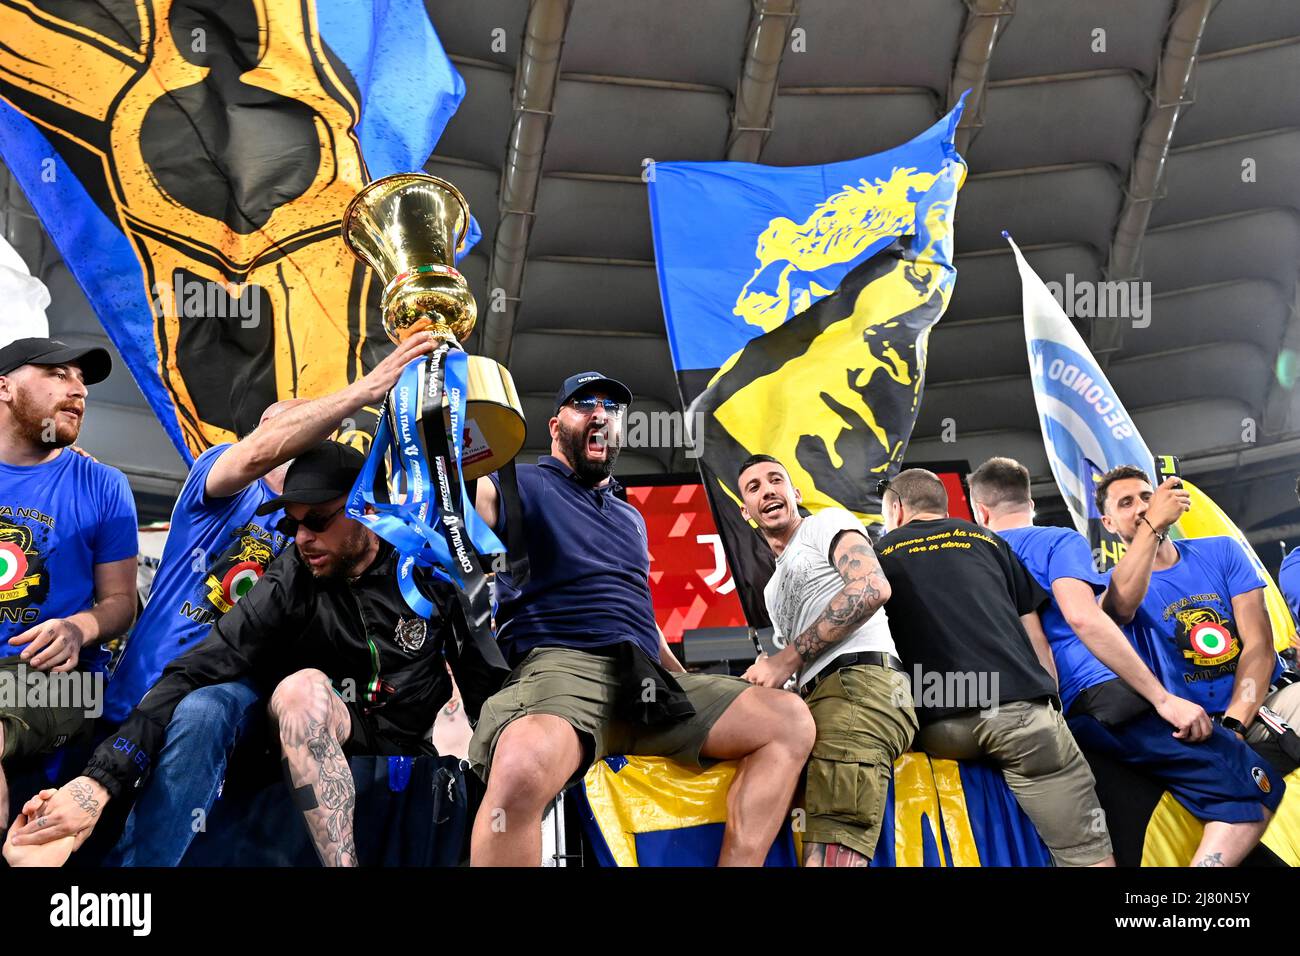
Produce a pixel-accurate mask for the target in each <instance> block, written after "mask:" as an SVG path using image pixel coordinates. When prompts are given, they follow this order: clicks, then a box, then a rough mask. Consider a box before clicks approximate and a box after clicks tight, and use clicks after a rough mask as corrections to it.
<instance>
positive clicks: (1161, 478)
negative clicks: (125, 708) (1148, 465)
mask: <svg viewBox="0 0 1300 956" xmlns="http://www.w3.org/2000/svg"><path fill="white" fill-rule="evenodd" d="M1179 477H1181V475H1180V474H1179V471H1178V456H1177V455H1156V484H1157V485H1163V484H1164V483H1165V481H1167V480H1168V479H1170V478H1179ZM1182 486H1183V483H1182V482H1181V481H1179V482H1178V484H1177V485H1175V486H1174V487H1175V488H1181V487H1182Z"/></svg>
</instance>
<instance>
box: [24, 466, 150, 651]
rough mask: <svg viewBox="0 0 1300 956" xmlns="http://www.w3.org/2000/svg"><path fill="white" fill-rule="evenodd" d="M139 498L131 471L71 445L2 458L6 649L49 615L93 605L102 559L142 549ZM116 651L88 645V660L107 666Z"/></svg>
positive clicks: (130, 554)
mask: <svg viewBox="0 0 1300 956" xmlns="http://www.w3.org/2000/svg"><path fill="white" fill-rule="evenodd" d="M138 550H139V546H138V543H137V541H136V516H135V499H134V498H132V497H131V486H130V485H129V484H128V483H127V480H126V476H125V475H124V474H122V473H121V472H120V471H118V470H117V469H116V468H111V467H109V466H108V465H104V464H100V463H99V462H97V461H94V460H93V459H90V458H87V457H86V456H84V455H79V454H77V453H76V452H74V451H72V450H71V449H68V448H64V449H63V450H62V451H60V452H59V454H58V455H57V456H56V457H55V458H54V460H53V461H47V462H45V463H44V464H40V465H7V464H4V463H2V462H0V657H12V656H14V655H16V654H21V653H22V652H23V649H24V648H25V647H26V645H25V644H10V643H9V638H11V637H14V636H16V635H18V634H22V633H23V632H24V631H27V630H29V629H30V628H32V627H34V626H35V625H36V624H39V623H40V622H41V621H48V620H52V619H54V618H63V617H70V616H71V615H73V614H78V613H80V612H82V611H88V610H90V608H91V607H92V606H94V603H95V565H97V564H110V563H112V562H114V561H121V560H122V559H123V558H134V557H136V555H137V553H138ZM107 664H108V652H107V651H105V650H104V649H103V648H102V647H87V648H84V649H83V650H82V652H81V664H80V666H81V667H82V668H84V669H87V670H104V669H105V668H106V667H107Z"/></svg>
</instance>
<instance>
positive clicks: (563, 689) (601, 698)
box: [469, 647, 750, 786]
mask: <svg viewBox="0 0 1300 956" xmlns="http://www.w3.org/2000/svg"><path fill="white" fill-rule="evenodd" d="M673 677H674V678H676V680H677V683H678V684H680V685H681V688H682V690H683V691H685V692H686V696H687V697H688V698H689V699H690V702H691V705H692V706H693V707H694V708H695V714H694V716H692V717H688V718H687V719H685V720H680V721H674V722H672V723H668V724H664V725H660V726H655V727H646V726H642V725H638V724H630V723H627V722H625V721H620V720H616V719H615V718H614V700H615V697H616V696H617V693H618V688H619V679H618V674H617V673H616V668H615V665H614V661H613V660H611V659H610V658H608V657H604V656H602V655H600V654H592V653H590V652H588V651H579V650H574V649H572V648H567V647H538V648H534V649H533V650H532V651H530V652H529V654H528V656H527V657H525V658H524V659H523V660H522V661H520V662H519V666H518V667H516V668H515V669H514V670H513V671H511V672H510V676H509V678H507V679H506V683H505V686H504V687H502V688H501V690H499V691H497V692H496V693H495V694H493V695H492V696H491V697H489V698H488V700H487V703H485V704H484V705H483V711H482V713H481V714H479V720H478V725H477V726H476V727H475V728H474V737H473V739H471V740H470V742H469V761H470V764H471V766H472V767H473V768H474V772H475V773H477V774H478V775H479V776H480V777H482V778H483V780H485V781H486V780H487V778H488V772H489V770H490V768H491V766H492V757H493V755H494V754H495V753H496V746H497V740H498V739H500V737H501V731H503V730H505V729H506V727H507V726H508V725H509V724H510V722H511V721H512V720H515V719H517V718H519V717H525V716H529V715H532V714H552V715H554V716H556V717H562V718H563V719H564V720H566V721H568V722H569V724H570V725H571V726H572V727H573V729H574V730H576V731H577V732H578V737H579V739H580V740H581V741H582V745H583V750H584V760H583V764H582V766H581V767H580V768H579V769H578V772H577V773H576V774H574V776H573V778H572V779H571V780H570V781H569V784H573V783H577V782H578V781H579V780H581V779H582V777H583V775H584V774H585V773H586V772H587V768H588V767H589V766H591V764H592V763H593V762H595V761H597V760H599V759H601V758H602V757H607V756H609V755H610V754H636V755H637V756H642V757H668V758H670V759H672V760H675V761H677V762H678V763H683V764H687V765H690V766H695V767H707V766H709V765H710V764H713V763H716V762H717V761H714V760H709V759H708V758H707V757H702V756H701V755H700V748H701V747H703V746H704V741H705V740H706V739H707V738H708V736H709V731H710V730H712V729H713V725H714V724H716V723H717V722H718V718H719V717H721V716H722V714H723V712H724V711H725V710H726V709H727V708H728V707H730V706H731V704H732V701H734V700H735V699H736V698H737V697H739V696H740V695H741V694H742V693H743V692H744V691H745V690H746V689H747V688H748V687H749V686H750V685H749V684H748V683H747V682H745V681H743V680H741V679H740V678H739V677H727V676H724V675H720V674H674V675H673ZM567 785H568V784H566V786H567Z"/></svg>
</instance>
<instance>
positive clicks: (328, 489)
mask: <svg viewBox="0 0 1300 956" xmlns="http://www.w3.org/2000/svg"><path fill="white" fill-rule="evenodd" d="M365 463H366V456H365V455H363V454H361V452H359V451H357V450H356V449H355V448H353V447H352V446H351V445H344V444H343V443H342V442H337V441H323V442H321V443H320V444H319V445H317V446H316V447H315V448H313V449H311V451H308V452H304V453H303V454H301V455H299V456H298V457H297V458H295V459H294V460H293V464H292V465H290V466H289V470H288V472H286V473H285V476H284V490H283V491H282V492H280V497H279V498H272V499H271V500H270V501H264V502H262V504H261V505H260V506H259V507H258V509H257V511H255V512H254V514H259V515H268V514H270V513H271V512H272V511H278V510H279V509H281V508H283V507H284V506H285V505H318V504H320V503H321V502H324V501H333V500H334V499H335V498H337V497H339V496H340V495H346V494H347V493H348V492H350V491H351V490H352V486H353V485H354V484H356V481H357V475H359V474H361V466H362V465H364V464H365Z"/></svg>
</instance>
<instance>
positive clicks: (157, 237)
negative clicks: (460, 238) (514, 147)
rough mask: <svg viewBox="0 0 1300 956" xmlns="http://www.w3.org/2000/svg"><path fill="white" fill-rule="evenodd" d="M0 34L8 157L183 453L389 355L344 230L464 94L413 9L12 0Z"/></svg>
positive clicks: (403, 0) (418, 161) (368, 279)
mask: <svg viewBox="0 0 1300 956" xmlns="http://www.w3.org/2000/svg"><path fill="white" fill-rule="evenodd" d="M0 36H3V37H4V42H3V43H0V158H2V159H3V161H4V163H5V165H6V166H7V167H8V168H9V170H10V172H11V173H12V174H13V175H14V177H15V178H16V179H17V180H18V183H19V185H20V186H21V187H22V190H23V192H24V193H25V195H26V196H27V199H28V201H29V202H30V203H31V205H32V207H33V208H34V209H35V210H36V213H37V215H38V216H39V217H40V220H41V222H42V224H43V225H44V226H45V228H46V230H47V231H48V232H49V234H50V236H51V237H52V239H53V240H54V243H55V245H56V246H57V247H58V249H59V252H60V253H61V254H62V255H63V258H64V260H65V261H66V262H67V264H68V266H69V268H70V269H71V271H72V274H73V275H74V276H75V277H76V279H77V281H78V282H79V283H80V285H81V287H82V289H84V290H85V292H86V295H87V297H88V298H89V300H90V302H91V304H92V306H93V307H94V309H95V312H96V314H97V315H98V316H99V318H100V321H101V322H102V324H103V326H104V328H105V329H106V330H107V332H108V335H109V337H110V338H111V339H112V341H113V344H114V345H115V346H116V347H117V349H118V351H119V352H120V353H121V355H122V357H123V359H125V361H126V363H127V365H128V367H129V368H130V370H131V373H132V375H133V376H134V377H135V380H136V382H137V384H138V385H139V386H140V389H141V391H142V392H143V393H144V395H145V397H146V398H147V399H148V400H149V403H150V406H151V407H152V408H153V410H154V412H155V413H156V414H157V416H158V418H159V420H160V421H161V422H162V424H163V426H164V428H165V429H166V430H167V434H168V436H169V437H170V438H171V439H172V442H173V443H174V444H175V445H176V447H177V448H178V449H179V450H180V452H181V454H182V455H183V456H184V457H185V458H186V459H187V460H193V458H194V457H195V456H196V455H198V454H199V453H200V452H202V451H203V450H204V449H205V448H208V447H210V446H211V445H213V444H216V443H219V442H226V441H233V440H235V439H236V438H237V437H238V436H239V435H240V434H243V433H246V432H248V431H250V430H251V429H252V428H253V427H254V426H255V425H256V424H257V421H258V418H259V416H260V414H261V412H262V410H263V409H264V408H265V407H266V406H267V405H269V404H270V403H272V402H274V401H276V400H279V399H285V398H292V397H308V398H310V397H315V396H319V395H323V394H327V393H329V392H332V391H335V390H337V389H339V388H341V387H342V386H344V385H346V384H347V383H348V382H350V381H352V380H354V379H356V378H358V377H359V376H361V375H363V374H365V372H366V371H367V370H368V369H369V368H371V367H372V366H373V365H374V364H375V363H376V362H377V361H378V360H379V359H380V358H381V357H382V356H383V355H384V354H386V352H387V351H388V350H389V349H390V348H391V346H390V343H389V342H388V339H387V337H386V336H385V335H384V333H383V331H382V329H381V328H380V325H379V321H378V314H377V309H376V308H375V304H376V303H377V301H378V291H379V290H378V289H376V288H375V286H374V280H373V277H372V275H371V273H370V271H369V270H368V269H366V268H365V267H364V266H362V265H361V264H360V263H359V262H358V261H357V260H356V259H354V258H353V257H352V255H351V254H350V253H348V251H347V250H346V249H345V248H344V245H343V242H342V240H341V239H340V237H339V220H340V217H341V215H342V212H343V209H344V207H345V206H346V205H347V203H348V201H349V200H350V199H351V198H352V197H353V196H354V195H355V194H356V193H357V192H358V191H359V190H360V189H361V187H362V186H364V185H365V184H366V183H367V182H369V181H370V179H372V178H377V177H380V176H386V175H389V174H390V173H395V172H401V171H408V170H415V169H420V168H421V167H422V166H423V165H424V162H425V161H426V160H427V159H428V157H429V154H430V153H431V152H432V150H433V145H434V143H435V142H436V141H437V139H438V137H439V136H440V135H441V133H442V130H443V127H444V126H445V125H446V123H447V120H448V119H449V118H450V117H451V115H452V113H454V112H455V110H456V107H457V106H458V105H459V103H460V101H461V99H462V98H463V97H464V94H465V85H464V82H463V81H462V80H461V78H460V76H459V74H458V73H457V72H456V70H455V68H454V67H453V66H452V64H451V62H450V61H449V60H448V58H447V55H446V53H445V52H444V51H443V49H442V46H441V44H440V43H439V42H438V37H437V35H436V33H435V32H434V29H433V25H432V24H431V23H430V22H429V17H428V14H427V12H426V11H425V8H424V6H423V4H422V3H420V2H419V0H375V2H371V0H257V2H253V0H184V2H180V0H101V2H99V3H83V4H70V3H61V4H58V5H50V6H48V7H46V8H41V7H38V6H37V5H36V4H34V3H31V2H29V0H0ZM476 238H477V227H472V228H471V234H470V237H469V239H468V240H467V243H466V246H465V248H468V246H469V245H471V244H472V242H473V240H475V239H476ZM362 430H365V426H362ZM370 430H373V429H370ZM344 437H345V438H347V437H352V438H353V440H356V441H360V442H361V443H362V444H364V442H365V441H366V440H368V439H365V438H362V437H361V435H360V432H358V433H357V434H356V435H354V436H344Z"/></svg>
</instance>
